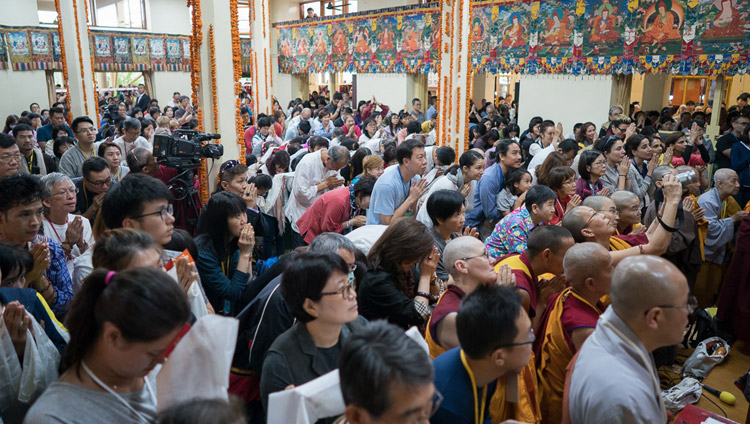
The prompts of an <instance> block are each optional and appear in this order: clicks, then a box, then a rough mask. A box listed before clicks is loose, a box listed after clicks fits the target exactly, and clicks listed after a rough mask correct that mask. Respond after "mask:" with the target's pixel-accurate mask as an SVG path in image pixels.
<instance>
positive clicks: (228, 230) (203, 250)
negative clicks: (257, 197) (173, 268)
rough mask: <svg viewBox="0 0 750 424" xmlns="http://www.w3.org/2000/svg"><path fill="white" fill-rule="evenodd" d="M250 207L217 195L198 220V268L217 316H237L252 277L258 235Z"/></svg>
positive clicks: (230, 195)
mask: <svg viewBox="0 0 750 424" xmlns="http://www.w3.org/2000/svg"><path fill="white" fill-rule="evenodd" d="M246 208H247V206H246V205H245V202H244V201H242V198H240V196H238V195H236V194H234V193H230V192H220V193H216V194H214V195H213V196H211V198H210V199H209V200H208V203H206V206H205V207H204V208H203V211H202V213H201V218H200V220H199V221H198V237H197V238H196V239H195V243H196V244H197V245H198V258H197V260H196V265H197V266H198V273H199V274H200V278H201V283H202V284H203V288H204V290H205V291H206V296H208V300H209V302H211V304H212V305H213V307H214V309H215V310H216V313H217V314H222V315H229V316H234V315H235V314H236V313H237V312H239V311H236V310H235V307H234V306H235V305H234V303H235V301H237V300H238V299H240V297H241V296H242V293H243V292H244V291H245V289H246V288H247V285H248V284H249V282H250V279H251V278H252V273H253V271H252V262H251V261H252V258H253V247H255V232H254V231H253V226H252V225H250V224H248V223H247V214H246V212H245V210H246Z"/></svg>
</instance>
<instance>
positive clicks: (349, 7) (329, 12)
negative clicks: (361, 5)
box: [299, 0, 357, 19]
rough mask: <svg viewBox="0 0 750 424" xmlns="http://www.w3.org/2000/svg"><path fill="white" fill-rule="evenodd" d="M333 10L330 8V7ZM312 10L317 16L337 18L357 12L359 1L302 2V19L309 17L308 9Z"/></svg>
mask: <svg viewBox="0 0 750 424" xmlns="http://www.w3.org/2000/svg"><path fill="white" fill-rule="evenodd" d="M329 4H330V5H331V8H330V9H329V8H328V5H329ZM308 8H312V9H313V11H314V12H315V14H316V15H317V16H335V15H342V14H344V13H354V12H356V11H357V0H330V1H329V0H313V1H306V2H301V3H300V5H299V9H300V19H304V18H305V16H307V9H308Z"/></svg>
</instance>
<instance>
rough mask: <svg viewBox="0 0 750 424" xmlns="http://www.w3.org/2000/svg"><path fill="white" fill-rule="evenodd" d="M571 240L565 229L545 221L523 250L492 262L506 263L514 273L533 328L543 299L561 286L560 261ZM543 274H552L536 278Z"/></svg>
mask: <svg viewBox="0 0 750 424" xmlns="http://www.w3.org/2000/svg"><path fill="white" fill-rule="evenodd" d="M573 244H575V242H574V241H573V237H572V236H571V235H570V232H569V231H568V230H566V229H565V228H563V227H559V226H556V225H545V226H543V227H539V228H537V229H535V230H534V231H533V232H532V233H531V236H530V237H529V242H528V246H527V248H526V250H525V251H523V252H521V253H520V254H519V253H512V254H510V255H508V256H506V257H504V258H503V259H501V260H500V262H498V263H497V265H495V269H496V270H499V269H500V267H501V266H503V265H508V266H509V267H510V269H511V272H512V273H513V275H515V277H516V288H517V289H518V291H519V293H520V296H521V303H522V304H523V308H524V310H525V311H526V312H528V313H529V317H530V318H531V320H532V322H533V324H534V328H537V326H538V323H539V321H540V320H541V318H542V314H543V313H544V310H545V309H546V308H547V300H548V299H549V298H550V296H552V295H553V294H555V293H559V292H560V291H561V290H562V289H563V287H564V286H565V276H564V275H563V267H562V262H563V258H564V257H565V253H566V252H567V251H568V249H570V248H571V247H572V246H573ZM544 274H552V275H553V278H552V279H550V280H545V279H540V278H539V276H541V275H544Z"/></svg>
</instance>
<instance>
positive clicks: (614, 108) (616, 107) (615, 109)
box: [609, 105, 625, 116]
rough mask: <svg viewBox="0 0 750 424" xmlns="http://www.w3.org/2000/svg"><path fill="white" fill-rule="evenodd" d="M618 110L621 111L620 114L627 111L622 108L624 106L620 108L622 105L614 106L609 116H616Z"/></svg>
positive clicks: (610, 109)
mask: <svg viewBox="0 0 750 424" xmlns="http://www.w3.org/2000/svg"><path fill="white" fill-rule="evenodd" d="M617 110H619V111H620V114H621V113H623V112H624V111H625V109H623V108H622V106H620V105H614V106H612V107H611V108H609V115H610V116H611V115H612V114H614V113H615V111H617Z"/></svg>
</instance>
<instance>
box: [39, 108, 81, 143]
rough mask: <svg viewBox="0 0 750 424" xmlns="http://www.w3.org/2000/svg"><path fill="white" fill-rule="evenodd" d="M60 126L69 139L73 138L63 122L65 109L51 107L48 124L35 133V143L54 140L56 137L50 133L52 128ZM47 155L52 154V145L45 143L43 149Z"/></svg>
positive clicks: (71, 132) (69, 129)
mask: <svg viewBox="0 0 750 424" xmlns="http://www.w3.org/2000/svg"><path fill="white" fill-rule="evenodd" d="M56 126H61V127H63V128H64V129H65V131H67V133H68V134H67V135H68V136H69V137H74V135H73V131H72V130H71V128H70V127H69V126H68V124H67V123H66V122H65V109H63V108H61V107H53V108H52V109H50V110H49V123H48V124H47V125H44V126H42V127H40V128H39V129H38V130H37V131H36V141H37V142H49V141H50V140H54V139H55V138H57V137H56V134H53V133H52V127H56ZM44 150H45V151H46V152H47V154H48V155H49V154H52V145H51V143H47V144H46V145H45V149H44Z"/></svg>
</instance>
